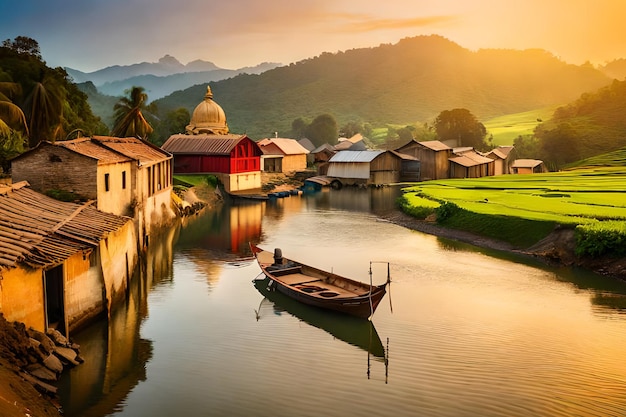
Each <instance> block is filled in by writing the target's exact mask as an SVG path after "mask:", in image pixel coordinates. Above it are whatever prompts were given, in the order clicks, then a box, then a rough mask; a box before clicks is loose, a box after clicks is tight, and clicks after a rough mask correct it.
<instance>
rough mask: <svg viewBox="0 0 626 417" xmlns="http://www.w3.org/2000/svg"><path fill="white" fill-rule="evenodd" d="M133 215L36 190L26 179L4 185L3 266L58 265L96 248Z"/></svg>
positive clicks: (0, 204) (0, 214)
mask: <svg viewBox="0 0 626 417" xmlns="http://www.w3.org/2000/svg"><path fill="white" fill-rule="evenodd" d="M128 221H131V220H130V219H129V218H126V217H120V216H116V215H114V214H109V213H103V212H101V211H98V210H96V209H95V208H94V207H92V206H91V202H89V203H85V204H75V203H64V202H61V201H57V200H55V199H53V198H50V197H47V196H45V195H43V194H40V193H37V192H35V191H33V190H32V189H31V188H30V187H29V186H28V183H27V182H25V181H23V182H19V183H16V184H12V185H0V271H1V270H2V269H3V268H8V267H13V266H15V264H16V263H20V262H22V263H25V264H27V265H30V266H31V267H46V266H54V265H57V264H59V263H61V262H62V261H63V260H65V259H67V258H68V257H69V256H71V255H73V254H75V253H77V252H79V251H81V250H89V249H92V248H94V247H97V246H98V244H99V242H100V240H101V239H102V238H104V237H106V236H107V235H108V233H110V232H113V231H116V230H118V229H119V228H121V227H122V226H123V225H124V224H126V223H127V222H128Z"/></svg>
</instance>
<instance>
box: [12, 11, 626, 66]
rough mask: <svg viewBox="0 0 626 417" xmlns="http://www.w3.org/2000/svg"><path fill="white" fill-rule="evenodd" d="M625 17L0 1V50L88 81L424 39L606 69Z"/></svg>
mask: <svg viewBox="0 0 626 417" xmlns="http://www.w3.org/2000/svg"><path fill="white" fill-rule="evenodd" d="M625 17H626V0H519V1H509V0H383V1H380V0H377V1H373V0H264V1H263V0H224V1H215V0H0V40H4V39H13V38H15V37H16V36H28V37H31V38H33V39H35V40H36V41H37V42H39V46H40V49H41V52H42V55H43V58H44V60H45V61H46V62H47V63H48V65H49V66H53V67H56V66H67V67H71V68H75V69H79V70H81V71H85V72H90V71H95V70H98V69H101V68H104V67H107V66H110V65H129V64H134V63H139V62H143V61H147V62H156V61H158V59H159V58H161V57H162V56H164V55H166V54H169V55H172V56H174V57H176V58H177V59H178V60H179V61H180V62H182V63H183V64H186V63H188V62H189V61H193V60H196V59H202V60H206V61H211V62H213V63H215V64H216V65H217V66H219V67H222V68H229V69H236V68H240V67H244V66H254V65H257V64H259V63H261V62H264V61H271V62H280V63H283V64H289V63H291V62H297V61H299V60H302V59H305V58H310V57H314V56H317V55H319V54H321V53H322V52H337V51H345V50H348V49H353V48H361V47H372V46H378V45H380V44H381V43H396V42H398V41H399V40H400V39H402V38H405V37H412V36H417V35H430V34H439V35H442V36H445V37H446V38H448V39H450V40H452V41H454V42H456V43H458V44H459V45H461V46H463V47H465V48H468V49H471V50H476V49H480V48H511V49H527V48H542V49H546V50H548V51H550V52H552V53H553V54H554V55H556V56H558V57H560V58H561V59H563V60H564V61H566V62H569V63H572V64H582V63H583V62H585V61H587V60H589V61H591V62H592V63H594V64H604V63H606V62H608V61H611V60H613V59H615V58H621V57H626V22H624V18H625Z"/></svg>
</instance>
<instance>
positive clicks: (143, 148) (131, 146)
mask: <svg viewBox="0 0 626 417" xmlns="http://www.w3.org/2000/svg"><path fill="white" fill-rule="evenodd" d="M92 140H93V141H95V142H97V143H99V144H101V145H102V146H105V147H107V148H109V149H112V150H114V151H116V152H119V153H121V154H123V155H126V156H128V157H130V158H132V159H134V160H136V161H139V162H140V163H142V164H149V163H153V162H160V161H163V160H166V159H170V158H171V157H172V156H171V155H169V154H168V153H167V152H166V151H164V150H162V149H161V148H159V147H156V146H154V145H151V144H150V143H148V142H144V141H143V140H141V139H138V138H115V137H111V136H94V137H93V138H92Z"/></svg>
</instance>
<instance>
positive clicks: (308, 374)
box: [60, 188, 626, 417]
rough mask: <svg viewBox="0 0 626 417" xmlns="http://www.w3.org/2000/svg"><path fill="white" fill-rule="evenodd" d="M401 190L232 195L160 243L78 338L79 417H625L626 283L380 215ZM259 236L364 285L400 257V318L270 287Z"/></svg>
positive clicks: (65, 396) (70, 389)
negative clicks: (342, 310)
mask: <svg viewBox="0 0 626 417" xmlns="http://www.w3.org/2000/svg"><path fill="white" fill-rule="evenodd" d="M388 192H393V189H392V188H389V189H380V190H355V189H344V190H341V191H338V192H336V191H334V190H332V191H330V190H329V191H323V192H320V193H317V194H314V195H310V196H304V197H290V198H285V199H281V200H277V201H275V202H254V203H250V204H239V205H233V206H229V205H227V204H225V205H224V206H221V207H218V208H217V209H216V210H214V211H206V212H204V213H202V214H200V215H198V216H194V217H192V218H189V219H187V220H186V221H185V224H183V225H181V227H180V228H175V229H173V230H172V231H171V233H168V234H167V235H165V236H163V237H162V238H156V237H155V238H153V239H152V240H151V242H150V247H149V252H148V254H147V258H146V262H145V264H144V265H142V269H141V274H140V276H138V277H135V278H134V279H133V281H132V282H131V287H130V291H129V295H128V299H127V302H126V304H125V305H124V306H122V308H120V309H116V310H115V311H114V312H113V314H112V316H111V318H110V320H109V321H108V322H107V321H103V322H100V323H98V324H96V325H94V326H91V327H89V328H88V329H86V330H85V331H83V332H80V333H78V334H76V335H75V338H76V341H77V342H78V343H80V344H81V346H82V349H81V351H82V355H83V356H84V357H85V358H86V362H85V363H84V364H82V365H80V366H78V367H76V368H74V369H72V370H71V371H70V372H68V373H67V374H66V375H64V376H63V379H62V383H63V387H61V391H60V393H61V401H62V404H63V407H64V409H65V415H66V416H69V417H72V416H87V417H89V416H93V417H100V416H105V415H115V416H120V417H122V416H132V417H143V416H150V417H154V416H172V415H183V414H184V415H228V416H251V415H254V416H268V417H269V416H272V417H277V416H281V417H282V416H293V415H302V416H313V415H327V416H337V417H340V416H345V415H371V414H372V410H374V412H376V411H377V410H383V411H382V412H381V413H379V414H381V415H394V416H415V415H428V416H434V417H448V416H457V415H468V416H469V415H472V416H473V415H480V416H489V417H491V416H493V417H499V416H502V415H511V416H526V415H545V416H566V415H620V411H623V410H624V407H626V388H624V381H626V367H625V365H624V363H623V360H622V359H623V354H622V350H623V346H624V344H625V343H626V336H624V335H626V320H625V318H624V316H623V315H622V314H615V312H616V311H621V310H620V309H622V308H623V307H621V306H622V305H623V304H622V300H623V298H624V294H626V291H625V290H624V285H623V283H619V282H616V281H613V280H610V279H606V278H603V277H599V276H597V275H594V274H589V273H584V271H580V270H575V269H568V268H552V267H548V266H546V265H544V264H541V263H534V262H533V261H532V260H529V259H528V258H519V259H518V258H515V257H514V255H510V254H505V253H498V252H493V251H485V250H482V249H479V248H475V247H473V246H471V245H465V244H456V243H448V242H445V241H442V240H441V239H437V238H436V237H433V236H427V235H423V234H420V233H417V232H411V231H408V230H406V229H404V228H401V227H398V226H395V225H392V224H389V223H386V222H379V221H377V217H376V214H377V213H379V212H381V211H382V212H384V211H386V210H389V209H392V207H393V203H392V202H391V200H393V198H390V197H389V196H386V197H385V198H382V199H378V198H376V195H378V193H382V194H384V193H388ZM364 196H367V197H364ZM368 199H370V200H371V201H368ZM249 241H252V242H255V243H257V242H258V243H261V244H262V245H264V246H268V247H282V248H283V249H284V250H289V255H290V256H293V257H294V258H297V259H301V260H303V261H304V262H315V264H316V265H320V267H322V268H324V269H328V270H330V269H333V270H334V272H335V273H338V274H342V275H346V276H351V277H354V278H357V279H358V278H359V277H360V278H362V279H366V278H367V261H370V260H372V259H381V258H383V260H385V261H390V262H391V263H392V277H393V284H392V286H393V290H392V291H393V298H394V301H393V302H394V304H393V314H392V312H391V311H390V310H391V308H390V306H389V305H386V304H384V305H381V307H382V308H381V307H379V309H378V310H377V312H376V315H375V318H374V322H375V323H376V327H374V325H373V324H372V323H371V322H368V321H365V326H363V327H361V324H356V323H347V322H344V320H342V319H337V318H336V317H327V318H324V316H325V314H323V313H321V312H318V311H317V310H315V314H309V313H310V311H309V312H308V313H307V312H306V311H304V312H302V311H301V310H302V309H303V307H306V308H305V310H306V309H310V307H307V306H302V305H301V304H299V303H297V304H296V305H295V306H290V305H289V301H292V302H293V300H291V299H286V300H282V301H281V300H278V299H265V295H264V294H263V293H262V292H261V293H260V290H261V289H262V287H261V288H255V287H254V285H252V283H251V282H250V281H251V280H252V278H254V277H255V276H256V274H258V273H259V272H260V270H259V268H258V265H257V264H256V263H254V262H253V261H252V260H251V259H250V260H248V257H249V255H250V253H249V249H248V242H249ZM442 242H443V243H442ZM375 276H377V274H375ZM381 277H383V278H384V274H382V275H381ZM207 288H208V291H207ZM276 295H279V294H276ZM390 295H391V294H390ZM268 298H269V297H268ZM148 301H149V303H150V304H149V305H148ZM294 303H295V302H294ZM592 303H593V304H592ZM292 307H293V308H292ZM254 310H256V312H257V316H258V321H257V319H256V317H255V316H254V315H253V311H254ZM330 314H332V313H330ZM347 320H348V321H349V320H350V319H349V318H348V319H347ZM368 326H369V327H368ZM379 332H380V334H379ZM380 335H383V336H384V337H383V339H382V340H381V337H380ZM387 340H392V341H393V345H392V359H393V373H392V376H393V378H391V379H390V380H389V383H388V384H385V383H377V381H381V382H382V381H384V382H387V379H386V376H385V378H384V379H382V375H383V373H384V374H385V375H386V373H387V371H388V367H387V365H388V361H387V360H386V358H388V357H389V345H388V343H385V342H386V341H387ZM366 355H367V361H368V362H367V371H368V377H369V371H370V362H369V360H370V358H372V361H371V369H372V370H374V372H372V374H371V375H372V376H371V379H368V378H366V377H365V375H366V373H365V361H366ZM277 393H279V395H277ZM555 398H556V399H558V400H555ZM352 399H356V400H355V401H352ZM320 406H321V407H324V408H320ZM320 410H321V411H320Z"/></svg>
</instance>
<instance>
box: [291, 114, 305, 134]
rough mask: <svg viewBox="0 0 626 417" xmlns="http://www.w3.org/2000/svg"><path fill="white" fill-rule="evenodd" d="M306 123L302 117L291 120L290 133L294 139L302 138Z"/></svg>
mask: <svg viewBox="0 0 626 417" xmlns="http://www.w3.org/2000/svg"><path fill="white" fill-rule="evenodd" d="M306 128H307V123H306V122H305V121H304V119H303V118H302V117H298V118H297V119H294V121H293V122H291V135H292V136H293V138H294V139H302V138H304V137H305V136H306Z"/></svg>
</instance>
